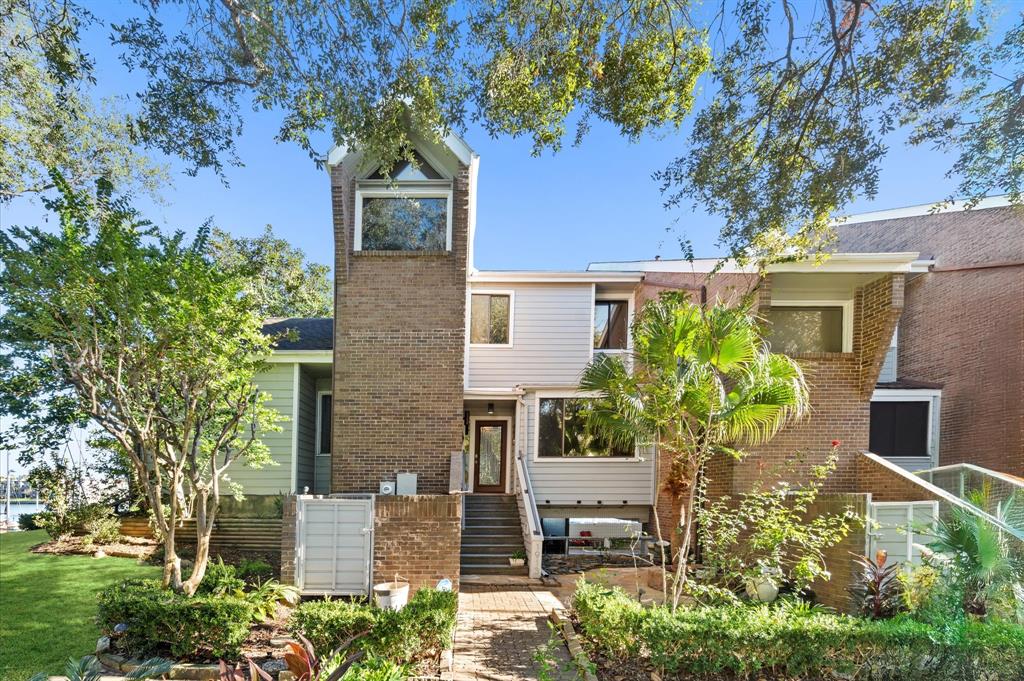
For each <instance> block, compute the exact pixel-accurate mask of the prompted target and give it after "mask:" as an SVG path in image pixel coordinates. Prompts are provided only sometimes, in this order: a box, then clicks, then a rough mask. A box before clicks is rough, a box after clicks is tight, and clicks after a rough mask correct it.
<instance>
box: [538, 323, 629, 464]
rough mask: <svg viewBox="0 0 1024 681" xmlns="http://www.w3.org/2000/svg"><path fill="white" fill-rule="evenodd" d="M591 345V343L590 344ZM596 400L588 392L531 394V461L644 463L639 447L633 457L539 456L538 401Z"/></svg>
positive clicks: (563, 391) (597, 395)
mask: <svg viewBox="0 0 1024 681" xmlns="http://www.w3.org/2000/svg"><path fill="white" fill-rule="evenodd" d="M591 345H593V342H591ZM558 397H561V398H573V397H575V398H583V399H586V398H591V399H594V398H597V397H600V395H599V394H597V393H595V392H593V391H590V390H538V391H537V392H535V393H534V394H533V456H531V457H530V460H531V461H534V462H538V463H557V464H564V463H583V462H587V463H588V464H589V462H593V461H600V462H602V463H608V462H616V463H636V462H642V461H645V459H644V457H642V456H640V445H637V446H635V447H634V448H633V456H630V457H625V456H541V455H540V401H541V400H542V399H548V398H558Z"/></svg>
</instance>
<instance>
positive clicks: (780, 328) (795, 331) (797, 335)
mask: <svg viewBox="0 0 1024 681" xmlns="http://www.w3.org/2000/svg"><path fill="white" fill-rule="evenodd" d="M767 321H768V326H769V328H768V342H769V343H770V344H771V347H772V351H773V352H781V353H785V354H787V355H799V354H803V353H808V352H843V328H844V327H843V308H842V306H839V305H836V306H834V307H833V306H814V307H811V306H807V307H803V306H801V307H772V308H771V309H770V310H769V311H768V314H767Z"/></svg>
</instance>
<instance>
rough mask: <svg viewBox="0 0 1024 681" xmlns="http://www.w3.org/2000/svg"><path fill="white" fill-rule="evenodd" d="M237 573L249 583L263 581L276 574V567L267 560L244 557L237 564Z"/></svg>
mask: <svg viewBox="0 0 1024 681" xmlns="http://www.w3.org/2000/svg"><path fill="white" fill-rule="evenodd" d="M235 574H237V575H238V576H239V577H240V578H241V579H244V580H245V581H247V582H249V583H255V582H262V581H263V580H265V579H270V578H271V577H273V576H274V567H273V566H272V565H271V564H270V563H268V562H267V561H265V560H260V559H259V558H256V559H254V560H250V559H248V558H243V559H242V560H240V561H239V563H238V565H236V566H235Z"/></svg>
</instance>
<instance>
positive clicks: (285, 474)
mask: <svg viewBox="0 0 1024 681" xmlns="http://www.w3.org/2000/svg"><path fill="white" fill-rule="evenodd" d="M294 381H295V365H294V364H289V363H280V364H271V365H270V368H269V369H268V370H267V371H265V372H263V373H261V374H259V375H258V376H257V377H256V384H257V385H258V386H259V388H260V390H262V391H264V392H266V393H269V394H270V401H269V403H268V405H269V406H270V407H273V408H274V409H276V410H277V411H278V412H280V413H281V416H283V417H284V418H286V419H288V420H286V421H283V422H281V423H280V424H279V425H280V426H281V430H280V431H279V432H273V433H261V434H260V439H261V440H262V441H263V443H264V444H265V445H266V446H267V448H268V449H269V450H270V457H271V459H272V460H273V461H274V463H276V464H277V465H273V464H267V465H266V466H264V467H263V468H260V469H257V468H252V467H251V466H248V465H246V463H245V462H244V461H236V462H235V463H234V464H233V465H232V466H231V468H229V469H228V478H229V479H230V480H231V482H234V483H237V484H239V485H241V487H242V493H243V494H280V493H286V492H290V491H291V475H292V428H293V427H294V425H295V424H293V423H292V421H291V418H292V405H293V402H292V400H293V394H292V393H293V392H294Z"/></svg>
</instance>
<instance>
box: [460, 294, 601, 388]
mask: <svg viewBox="0 0 1024 681" xmlns="http://www.w3.org/2000/svg"><path fill="white" fill-rule="evenodd" d="M475 288H477V289H480V290H487V291H499V290H501V291H505V290H511V291H514V293H515V300H514V303H513V308H514V310H513V319H512V346H511V347H486V346H470V347H469V349H468V359H467V362H468V366H469V369H468V371H469V376H468V387H470V388H511V387H513V386H515V385H575V384H576V383H577V382H578V381H579V377H580V373H581V372H582V371H583V368H584V367H585V366H586V365H587V363H588V362H589V361H590V348H591V345H592V344H593V337H592V331H591V323H592V322H591V317H592V314H593V287H592V285H591V284H575V283H574V284H515V285H503V284H480V285H477V286H475Z"/></svg>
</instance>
